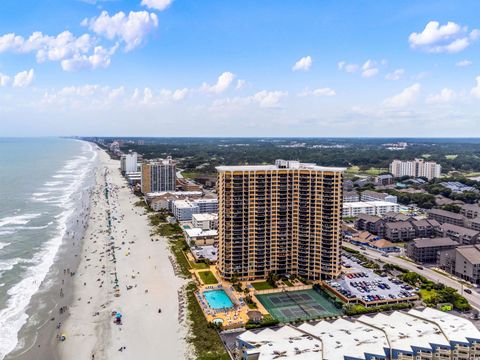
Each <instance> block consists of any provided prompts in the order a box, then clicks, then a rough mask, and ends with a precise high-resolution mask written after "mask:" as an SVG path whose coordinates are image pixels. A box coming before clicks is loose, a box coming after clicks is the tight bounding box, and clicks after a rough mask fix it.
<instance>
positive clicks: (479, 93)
mask: <svg viewBox="0 0 480 360" xmlns="http://www.w3.org/2000/svg"><path fill="white" fill-rule="evenodd" d="M476 80H477V85H476V86H475V87H474V88H473V89H472V90H471V91H470V94H471V95H472V96H473V97H476V98H480V76H477V78H476Z"/></svg>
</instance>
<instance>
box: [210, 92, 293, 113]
mask: <svg viewBox="0 0 480 360" xmlns="http://www.w3.org/2000/svg"><path fill="white" fill-rule="evenodd" d="M287 95H288V93H287V92H286V91H279V90H274V91H268V90H262V91H259V92H257V93H255V94H253V95H251V96H245V97H234V98H226V99H217V100H215V101H214V102H213V104H212V107H211V108H212V109H214V110H220V109H222V110H224V109H230V110H232V109H237V110H239V109H243V108H245V107H246V106H250V105H257V106H258V107H261V108H265V109H272V108H278V107H280V105H281V104H280V101H281V99H282V98H284V97H286V96H287Z"/></svg>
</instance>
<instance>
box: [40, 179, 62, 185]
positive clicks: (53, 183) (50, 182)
mask: <svg viewBox="0 0 480 360" xmlns="http://www.w3.org/2000/svg"><path fill="white" fill-rule="evenodd" d="M62 184H63V181H61V180H58V181H47V182H46V183H45V184H44V186H48V187H52V186H58V185H62Z"/></svg>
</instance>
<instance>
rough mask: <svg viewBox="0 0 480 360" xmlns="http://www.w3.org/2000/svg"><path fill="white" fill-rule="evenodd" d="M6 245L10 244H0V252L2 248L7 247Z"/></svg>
mask: <svg viewBox="0 0 480 360" xmlns="http://www.w3.org/2000/svg"><path fill="white" fill-rule="evenodd" d="M0 235H1V233H0ZM8 245H10V243H3V242H0V250H2V249H3V248H4V247H7V246H8Z"/></svg>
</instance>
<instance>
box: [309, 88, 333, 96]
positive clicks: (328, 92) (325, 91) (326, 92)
mask: <svg viewBox="0 0 480 360" xmlns="http://www.w3.org/2000/svg"><path fill="white" fill-rule="evenodd" d="M313 95H316V96H335V95H337V93H336V92H335V90H333V89H330V88H329V87H325V88H318V89H315V90H313Z"/></svg>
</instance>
